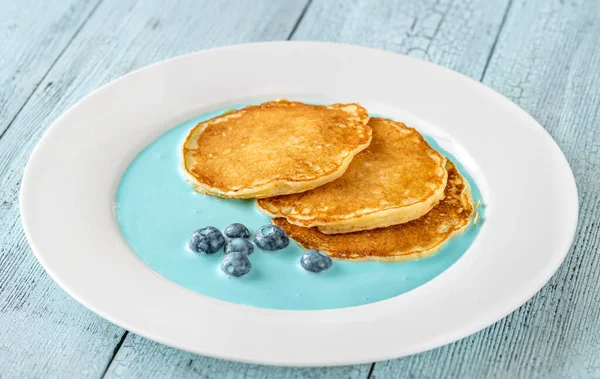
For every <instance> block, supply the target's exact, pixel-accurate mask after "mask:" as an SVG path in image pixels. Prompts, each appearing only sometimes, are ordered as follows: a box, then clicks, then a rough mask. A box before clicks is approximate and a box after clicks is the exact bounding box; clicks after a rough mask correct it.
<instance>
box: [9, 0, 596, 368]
mask: <svg viewBox="0 0 600 379" xmlns="http://www.w3.org/2000/svg"><path fill="white" fill-rule="evenodd" d="M2 1H3V0H0V4H1V5H0V9H1V10H2V11H0V36H2V35H3V34H2V33H3V32H2V31H3V30H5V29H6V30H8V29H9V28H10V25H11V24H8V25H9V27H4V26H3V24H2V22H5V21H3V20H5V19H8V18H4V14H6V13H4V12H5V9H11V10H12V8H6V7H3V6H2V5H4V3H3V2H2ZM4 2H5V3H7V4H8V3H9V0H4ZM63 2H64V3H66V4H71V2H70V1H69V0H63ZM17 3H19V2H14V4H17ZM31 4H34V3H33V2H32V3H31ZM39 4H40V3H35V5H32V6H30V7H28V8H29V9H28V11H29V10H30V9H31V10H32V12H33V11H36V12H40V13H42V11H41V10H42V9H46V11H44V12H43V14H41V15H32V16H31V17H38V18H39V19H43V20H44V21H41V23H42V24H43V23H44V22H46V21H47V22H48V23H49V24H48V25H50V24H51V23H52V14H54V13H53V12H54V10H50V9H49V7H50V5H48V8H43V7H40V6H39ZM73 4H74V6H75V9H79V10H80V12H83V13H81V16H82V17H84V18H85V12H84V11H83V10H82V9H83V8H78V7H80V6H83V7H87V8H85V9H87V10H88V11H90V12H91V9H92V5H93V4H91V3H85V2H83V3H81V4H83V5H80V3H76V2H73ZM304 4H305V2H304V1H294V0H290V1H288V2H285V3H281V2H276V1H273V2H271V1H258V2H246V1H243V0H237V1H235V0H231V1H228V2H210V1H202V2H200V1H197V2H193V1H183V0H182V1H180V2H178V3H175V4H171V3H167V2H159V1H158V0H156V1H139V2H136V1H125V2H120V1H117V0H104V2H103V3H102V4H101V5H100V6H99V7H98V8H97V9H96V11H95V12H94V14H93V15H92V17H91V18H90V20H89V21H88V22H87V23H86V24H85V25H84V26H83V28H81V30H80V32H79V33H77V35H76V37H75V38H74V39H73V41H72V42H71V43H70V45H69V47H68V48H67V49H66V50H65V51H64V53H61V52H59V53H58V54H59V55H54V56H53V55H52V53H51V51H50V50H52V49H50V48H49V47H47V46H43V47H41V46H37V45H39V44H40V42H36V43H37V45H36V43H33V42H31V39H30V38H32V37H31V36H27V35H25V34H15V35H13V36H16V37H11V38H15V39H20V40H21V42H20V43H21V44H23V45H26V44H28V43H31V45H30V46H29V47H23V49H22V50H19V49H20V47H19V46H18V45H19V44H18V43H16V44H15V45H14V47H13V48H12V49H16V50H15V51H17V52H18V51H22V53H20V54H23V56H31V54H41V50H43V49H44V48H48V49H49V50H47V52H46V53H44V54H46V55H45V56H49V57H55V58H54V59H56V57H58V56H60V59H59V60H58V61H57V62H56V64H55V65H54V66H53V67H52V69H51V70H50V72H49V73H48V74H47V76H46V77H45V78H44V75H46V73H45V72H43V70H41V69H40V68H39V67H37V66H35V65H33V66H28V67H34V66H35V68H34V69H31V68H30V69H31V70H33V71H35V72H37V73H38V74H39V73H41V76H40V75H38V79H37V81H38V82H39V81H40V80H42V78H44V79H43V81H42V82H41V83H39V84H38V83H37V82H36V81H35V80H33V81H31V82H30V84H29V87H27V86H26V85H25V84H23V85H21V84H19V88H20V89H12V90H10V91H13V92H14V93H15V94H17V95H15V96H12V95H11V96H8V97H9V98H11V102H12V101H16V103H14V104H17V105H18V104H19V101H18V100H16V99H17V98H19V96H20V98H22V99H23V100H21V103H20V104H21V105H18V106H15V105H14V104H13V103H10V104H9V103H2V99H3V98H4V97H6V96H5V95H4V93H5V92H4V91H7V89H6V88H4V87H6V85H5V84H4V82H3V81H2V80H3V78H4V76H3V75H5V74H4V70H5V69H6V67H8V69H9V70H10V69H11V68H12V69H13V70H14V71H15V72H16V70H17V68H16V67H15V64H16V63H14V62H16V61H23V62H26V61H27V59H20V58H19V59H13V58H12V57H10V58H9V57H6V56H5V54H2V55H0V56H1V58H0V62H1V63H2V64H1V65H0V130H1V127H2V125H4V124H3V123H4V122H5V121H6V118H7V116H6V115H10V114H12V115H13V117H14V115H15V114H17V113H18V110H19V109H20V108H21V106H22V104H23V103H24V102H25V101H27V103H26V104H25V106H24V108H23V109H22V111H21V112H20V113H19V114H18V116H17V118H16V119H15V120H14V122H13V123H12V126H11V127H10V129H8V130H7V132H6V134H5V135H4V136H3V137H2V138H0V162H1V163H0V377H7V378H8V377H42V376H44V377H97V376H99V375H100V374H101V373H102V372H103V369H104V366H106V364H107V363H108V362H109V360H110V359H111V358H112V354H113V349H114V348H115V346H116V345H117V343H118V342H119V340H120V338H121V336H122V333H123V331H122V330H121V329H119V328H117V327H115V326H113V325H111V324H110V323H108V322H105V321H103V320H102V319H100V318H99V317H97V316H95V315H94V314H93V313H91V312H89V311H87V310H85V309H84V308H83V307H82V306H80V305H79V304H77V303H76V302H75V301H74V300H72V299H71V298H70V297H69V296H68V295H66V294H65V293H64V292H63V291H62V290H61V289H60V288H58V286H57V285H56V284H55V283H54V282H53V281H52V280H51V279H49V277H48V276H47V275H46V274H45V272H44V271H43V269H41V267H40V266H39V264H38V263H37V261H36V260H35V258H34V257H33V255H32V254H31V252H30V250H29V248H28V247H27V243H26V241H25V239H24V236H23V232H22V230H21V226H20V221H19V214H18V212H19V211H18V201H17V197H18V187H19V181H20V177H21V174H22V170H23V167H24V165H25V162H26V159H27V157H28V155H29V153H30V151H31V149H32V147H33V146H34V145H35V143H36V141H37V140H38V139H39V137H40V136H41V134H42V133H43V130H44V129H45V128H46V127H47V126H48V125H49V124H50V123H51V122H52V121H53V120H54V119H55V118H56V117H58V115H60V114H61V113H62V112H64V111H65V110H66V109H67V108H68V107H69V106H70V105H71V104H73V102H75V101H76V100H78V99H79V98H81V97H83V96H84V95H86V94H87V93H89V92H90V91H92V90H93V89H95V88H96V87H98V86H100V85H101V84H103V83H105V82H107V81H108V80H110V79H112V78H115V77H117V76H119V75H121V74H123V73H125V72H127V71H130V70H132V69H134V68H137V67H140V66H143V65H146V64H149V63H152V62H154V61H157V60H160V59H163V58H167V57H170V56H173V55H177V54H182V53H185V52H188V51H193V50H198V49H202V48H206V47H210V46H216V45H224V44H231V43H236V42H246V41H257V40H269V39H285V38H286V37H287V36H288V35H289V33H290V32H291V31H292V29H293V27H294V23H295V22H296V20H297V18H298V16H299V14H300V13H301V12H302V9H303V7H304ZM507 5H508V0H502V1H486V0H472V1H467V0H462V1H460V0H456V1H451V0H440V1H416V0H414V1H413V0H411V1H403V2H393V1H379V2H378V4H377V6H376V7H375V6H373V3H372V2H370V1H368V0H354V1H343V0H314V1H313V2H312V4H311V6H310V7H309V8H308V11H307V12H306V14H305V16H304V18H303V19H302V22H301V23H300V24H299V25H298V28H297V29H296V31H295V33H294V35H293V38H294V39H321V40H331V41H339V42H347V43H357V44H362V45H369V46H372V47H379V48H385V49H388V50H392V51H397V52H401V53H407V54H409V55H413V56H418V57H421V58H424V59H428V60H431V61H433V62H436V63H439V64H442V65H444V66H447V67H450V68H453V69H455V70H458V71H460V72H462V73H464V74H466V75H469V76H471V77H473V78H475V79H478V80H479V79H481V77H482V76H483V75H484V74H485V76H484V80H483V81H484V83H486V84H487V85H489V86H491V87H492V88H495V89H497V90H498V91H500V92H502V93H504V94H505V95H507V96H508V97H509V98H511V99H512V100H513V101H515V102H517V103H518V104H519V105H521V106H522V107H523V108H524V109H525V110H527V111H528V112H529V113H531V114H532V115H533V116H534V117H535V118H536V119H537V120H539V121H540V122H541V123H542V125H544V126H545V127H546V129H547V130H548V131H549V132H550V133H551V134H552V135H553V137H554V138H555V139H556V140H557V142H558V143H559V145H560V146H561V148H562V149H563V151H564V152H565V154H566V156H567V159H568V160H569V162H570V164H571V166H572V167H573V171H574V173H575V175H576V179H577V185H578V188H579V193H580V202H581V205H580V212H581V213H580V225H579V228H578V232H577V236H576V239H575V242H574V245H573V248H572V251H571V253H570V254H569V256H568V257H567V260H566V261H565V263H564V264H563V265H562V267H561V268H560V270H559V271H558V273H557V274H556V275H555V276H554V277H553V279H552V280H551V281H550V283H549V284H548V285H547V286H545V287H544V288H543V289H542V291H541V292H540V293H539V294H538V295H536V296H535V297H534V299H532V300H531V301H529V302H528V303H526V304H525V305H524V306H523V307H521V308H520V309H519V310H517V311H516V312H515V313H513V314H511V315H510V316H509V317H507V318H506V319H504V320H502V321H500V322H498V323H496V324H495V325H493V326H491V327H490V328H487V329H486V330H484V331H482V332H480V333H478V334H476V335H474V336H472V337H469V338H467V339H465V340H462V341H460V342H457V343H455V344H452V345H449V346H446V347H443V348H440V349H436V350H434V351H431V352H428V353H424V354H420V355H417V356H413V357H408V358H404V359H398V360H393V361H388V362H381V363H378V364H377V365H376V366H375V369H374V371H373V373H372V376H371V377H372V378H375V377H376V378H380V379H381V378H393V377H399V378H405V377H406V378H412V377H415V378H438V377H450V378H452V377H460V378H463V377H464V378H482V377H498V378H530V377H540V378H545V377H557V378H558V377H565V378H567V377H569V378H570V377H583V378H588V377H589V378H592V377H600V354H598V352H599V351H600V306H599V305H598V304H600V287H599V286H598V285H597V283H598V281H599V279H600V270H598V268H597V267H598V264H599V263H600V262H599V261H600V258H599V257H598V251H599V244H600V213H599V212H598V211H597V209H599V208H598V207H599V206H600V180H599V179H598V175H597V173H598V172H600V135H599V134H600V130H599V128H598V127H597V125H598V123H599V122H600V108H599V106H598V104H600V91H599V90H598V88H600V49H599V48H598V41H599V40H600V24H599V21H600V10H599V6H600V4H599V3H598V2H597V1H595V0H562V1H561V0H534V1H531V0H514V3H513V4H512V5H511V7H510V10H509V12H508V14H507V16H506V19H505V22H504V23H503V20H504V19H503V15H504V10H505V9H506V7H507ZM52 7H54V8H60V7H62V5H61V6H56V5H54V3H53V5H52ZM62 9H66V8H64V7H63V8H62ZM69 9H71V8H69ZM12 11H13V12H14V10H12ZM20 11H21V10H19V12H20ZM56 12H58V13H60V12H59V10H56ZM69 14H70V13H69ZM78 14H79V13H78ZM28 17H29V16H28ZM77 17H79V16H77ZM77 17H74V18H73V17H71V18H69V17H67V19H68V20H70V21H68V22H66V21H65V22H66V24H68V25H71V26H70V27H69V28H70V29H69V28H66V29H68V30H71V31H72V34H71V36H72V35H74V34H75V33H76V30H77V28H78V26H77V25H78V24H77V21H76V19H77ZM502 24H503V25H502ZM73 25H74V26H73ZM501 25H502V26H503V27H502V30H501V33H500V34H499V38H498V40H497V41H496V36H497V33H498V30H499V29H500V26H501ZM41 29H43V28H41ZM58 29H61V28H58ZM66 29H65V30H66ZM48 30H49V29H48ZM61 30H63V29H61ZM52 32H53V31H52ZM32 33H34V32H32ZM48 33H50V32H48ZM40 35H41V34H40ZM68 35H69V34H68V33H66V34H64V36H68ZM64 36H63V37H60V38H66V40H65V41H66V42H65V43H68V41H69V38H67V37H64ZM1 38H4V37H1ZM40 38H41V37H40ZM55 38H56V39H57V41H54V40H53V41H46V45H48V46H50V45H52V44H56V45H55V46H59V44H58V42H59V41H60V38H59V37H55ZM42 41H45V40H42ZM2 42H3V43H4V39H2ZM496 42H497V43H496ZM11 43H12V42H11ZM36 46H37V47H36ZM3 48H4V45H2V44H0V52H2V51H4V50H3ZM492 48H493V49H494V54H493V55H492V56H491V60H489V65H488V56H489V55H490V52H491V51H492ZM36 49H37V50H36ZM32 50H33V51H32ZM59 50H60V49H59ZM10 51H11V54H13V50H10ZM52 51H55V52H56V50H52ZM61 54H62V55H61ZM17 55H18V54H17ZM37 56H38V55H36V57H37ZM7 59H13V60H12V61H7ZM37 59H38V60H39V62H41V61H42V60H40V58H37ZM45 59H46V58H45ZM5 61H7V62H11V63H10V64H9V65H8V64H7V65H5V64H4V62H5ZM45 61H47V59H46V60H44V62H45ZM50 61H51V59H50ZM39 62H38V63H39ZM40 65H41V63H40ZM41 66H43V65H41ZM48 67H50V66H49V65H46V71H47V70H48ZM37 70H41V71H39V72H38V71H37ZM26 80H28V79H26ZM49 83H52V84H51V85H50V86H48V84H49ZM9 86H10V85H9ZM11 88H12V87H11ZM27 88H30V90H29V92H27ZM33 89H35V92H33V94H32V95H31V98H29V100H27V99H28V97H29V95H30V94H31V90H33ZM19 91H21V92H19ZM19 93H20V94H21V95H18V94H19ZM22 94H25V95H24V97H23V95H22ZM3 96H4V97H3ZM13 97H14V99H15V100H12V98H13ZM3 104H8V105H3ZM3 107H4V108H3ZM2 109H4V111H3V110H2ZM15 109H16V110H15ZM2 112H4V113H2ZM3 115H4V116H3ZM6 125H8V123H7V124H6ZM0 133H1V132H0ZM507 280H509V278H507ZM368 371H369V365H361V366H349V367H342V368H333V369H320V368H317V369H281V368H274V367H264V366H255V365H244V364H237V363H232V362H226V361H221V360H216V359H211V358H205V357H200V356H197V355H193V354H189V353H185V352H182V351H179V350H176V349H172V348H168V347H166V346H163V345H159V344H156V343H154V342H151V341H148V340H146V339H144V338H141V337H139V336H135V335H128V336H127V338H126V339H125V340H124V342H123V345H122V346H121V348H120V349H119V350H118V352H117V354H116V356H115V359H114V361H112V364H111V365H110V367H109V368H108V372H107V376H109V377H123V378H129V377H144V378H146V377H157V378H158V377H210V378H213V377H214V378H218V377H253V378H259V377H276V378H279V377H284V378H301V377H328V378H330V377H351V378H361V377H362V378H364V377H366V376H367V373H368Z"/></svg>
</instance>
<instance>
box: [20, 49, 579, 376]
mask: <svg viewBox="0 0 600 379" xmlns="http://www.w3.org/2000/svg"><path fill="white" fill-rule="evenodd" d="M280 45H297V46H306V45H321V46H328V47H330V46H334V47H335V46H337V47H342V48H344V47H345V48H351V49H356V48H359V49H365V50H369V51H372V52H377V53H378V54H382V53H384V54H389V55H390V56H402V57H403V58H404V59H408V60H412V61H415V62H418V64H425V65H427V66H432V67H435V69H436V70H439V69H441V70H443V71H445V72H446V74H449V75H459V76H460V77H462V79H467V80H468V81H469V82H471V84H473V83H476V84H477V86H479V87H480V88H481V89H482V90H483V91H486V92H487V93H490V94H493V96H495V97H496V98H495V99H494V101H495V102H497V101H502V102H504V103H505V105H506V104H508V106H510V107H513V109H518V111H519V113H520V114H519V116H520V117H526V118H528V119H529V122H528V123H527V124H528V125H535V126H536V133H539V132H542V133H541V135H543V136H544V137H542V138H546V139H547V141H546V142H548V141H550V142H551V143H550V144H549V146H550V148H551V149H552V150H553V154H554V155H556V156H557V157H559V158H560V159H562V164H563V165H566V166H565V167H563V168H566V169H567V170H566V171H565V173H566V174H568V178H564V179H568V181H569V182H570V183H569V184H572V189H573V192H572V193H571V195H573V196H572V198H571V199H570V200H569V201H570V202H572V204H573V207H572V210H571V211H572V214H571V216H572V217H573V219H574V222H573V223H572V224H571V225H569V228H565V229H568V233H567V234H568V237H567V239H566V240H568V245H567V247H566V248H564V249H557V250H560V251H561V252H562V253H561V254H560V255H558V256H557V257H556V259H555V260H553V261H552V262H553V265H551V266H550V267H548V269H547V270H546V271H545V272H544V274H543V275H541V276H543V279H540V280H538V281H537V282H536V285H535V286H532V287H531V288H530V290H529V291H524V292H522V293H521V296H519V297H518V298H519V299H518V300H517V301H514V303H515V304H516V305H514V306H510V307H507V309H505V311H504V312H499V313H497V314H496V316H495V317H491V318H490V319H489V320H485V321H481V320H480V322H479V323H471V324H469V327H465V328H463V329H464V330H460V331H455V332H454V333H450V335H447V336H446V338H442V339H441V340H440V341H437V342H434V343H431V344H429V346H422V347H420V348H417V349H414V351H412V352H411V353H409V354H405V355H411V354H417V353H420V352H423V351H426V350H430V349H432V348H435V347H438V346H442V345H445V344H448V343H451V342H454V341H457V340H459V339H462V338H465V337H467V336H469V335H471V334H474V333H476V332H478V331H480V330H482V329H484V328H485V327H487V326H490V325H492V324H493V323H495V322H497V321H498V320H500V319H502V318H504V317H506V316H507V315H508V314H510V313H512V312H513V311H514V310H516V309H517V308H519V307H520V306H521V305H522V304H523V303H525V302H526V301H527V300H529V299H530V298H532V297H533V296H534V295H535V294H536V293H537V292H538V291H539V290H540V289H541V288H542V287H543V286H544V285H545V284H546V283H547V282H548V281H549V280H550V278H551V277H552V276H553V275H554V273H555V272H556V271H557V270H558V268H559V267H560V265H561V264H562V262H563V261H564V258H565V257H566V255H567V254H568V252H569V250H570V246H571V245H572V243H573V240H574V237H575V233H576V231H577V226H578V216H579V197H578V191H577V183H576V180H575V177H574V174H573V171H572V169H571V168H570V165H569V163H568V161H567V159H566V157H565V155H564V153H563V152H562V150H561V149H560V147H559V146H558V145H557V143H556V142H555V141H554V139H553V138H552V136H551V135H550V134H549V133H548V131H547V130H546V129H544V128H543V127H542V126H541V125H540V124H539V123H538V122H537V121H536V120H535V119H533V117H532V116H530V115H529V114H528V113H527V112H526V111H524V110H523V109H522V108H521V107H520V106H519V105H518V104H515V103H513V102H512V101H510V100H509V99H508V98H506V97H504V96H503V95H502V94H500V93H498V92H496V91H495V90H493V89H491V88H489V87H487V86H485V85H484V84H483V83H481V82H479V81H476V80H474V79H471V78H469V77H468V76H466V75H463V74H461V73H459V72H456V71H453V70H451V69H449V68H446V67H443V66H439V65H436V64H434V63H431V62H428V61H424V60H421V59H418V58H414V57H410V56H406V55H402V54H397V53H393V52H389V51H384V50H379V49H374V48H370V47H364V46H357V45H351V44H340V43H331V42H321V41H278V42H258V43H251V44H237V45H230V46H223V47H217V48H212V49H207V50H202V51H198V52H193V53H189V54H184V55H180V56H177V57H173V58H170V59H167V60H163V61H160V62H156V63H153V64H151V65H149V66H145V67H142V68H140V69H137V70H135V71H132V72H130V73H128V74H125V75H123V76H120V77H118V78H116V79H114V80H112V81H110V82H108V83H106V84H104V85H103V86H101V87H99V88H98V89H96V90H94V91H92V92H91V93H90V94H88V95H87V96H85V97H83V98H82V99H80V100H78V101H77V102H76V103H75V104H74V105H72V106H71V107H69V109H68V110H67V111H65V112H64V113H63V114H62V115H61V116H60V117H58V118H57V119H56V120H55V121H54V122H53V123H52V124H51V126H50V127H49V128H48V129H47V130H46V131H45V132H44V135H43V137H42V138H41V139H40V141H39V142H38V143H37V144H36V146H35V148H34V150H33V151H32V153H31V155H30V157H29V159H28V162H27V165H26V167H25V169H24V171H23V178H22V183H21V189H20V199H19V200H20V209H21V219H22V225H23V229H24V232H25V235H26V237H27V240H28V242H29V244H30V246H31V248H32V251H33V252H34V254H35V256H36V258H37V259H38V261H39V262H40V264H41V265H42V267H43V268H44V269H45V270H46V272H47V273H48V274H49V275H50V277H51V278H52V279H53V280H54V281H55V282H57V283H58V284H59V286H60V287H61V288H62V289H63V290H65V292H67V293H68V294H69V295H70V296H71V297H73V298H75V299H76V300H77V301H78V302H79V303H81V304H83V305H84V306H85V307H87V308H88V309H90V310H92V311H93V312H95V313H97V314H99V315H100V316H102V317H103V318H105V319H107V320H109V321H110V322H112V323H114V324H116V325H118V326H121V327H124V328H125V329H126V330H129V331H133V332H134V333H136V334H139V335H142V336H144V337H147V338H149V339H152V340H155V341H158V342H160V343H163V344H167V345H170V346H175V347H177V348H180V349H183V350H187V351H193V352H196V353H198V352H199V351H197V350H189V348H188V347H187V346H184V345H179V346H178V344H177V343H175V342H173V341H166V340H161V339H160V338H157V337H156V336H154V335H151V333H147V332H146V330H145V329H144V328H138V327H137V326H136V325H129V324H128V323H127V322H124V321H123V320H118V319H115V318H114V317H112V315H111V314H110V312H105V311H104V310H103V309H98V308H97V307H95V306H94V304H92V303H90V302H89V301H88V299H87V298H85V296H81V294H79V293H77V291H75V290H74V289H73V288H71V286H69V285H68V284H67V283H65V282H64V281H63V280H62V278H61V277H60V276H59V275H57V274H56V272H54V271H53V270H52V267H51V265H50V264H49V263H48V262H47V261H46V259H45V256H44V254H42V253H41V252H40V251H41V250H43V249H40V248H39V246H37V244H36V242H35V237H34V236H33V235H32V234H31V228H30V222H29V221H28V220H29V217H30V212H29V211H28V210H29V209H30V208H29V204H28V203H27V197H28V191H29V189H30V185H31V184H30V183H31V181H32V180H33V179H32V177H31V175H32V173H31V172H32V169H31V166H32V162H35V161H36V160H37V159H38V158H37V156H38V155H39V154H40V151H43V150H42V149H43V146H44V144H45V143H47V137H48V135H49V132H50V131H52V130H53V128H55V127H56V125H60V124H61V122H64V120H65V119H67V118H68V117H69V114H71V113H72V112H74V111H76V110H77V109H78V107H80V106H81V104H83V103H85V102H87V101H90V99H91V98H92V97H94V96H95V95H97V94H98V93H100V92H102V91H105V90H106V89H107V88H111V87H114V86H116V85H118V84H119V83H120V82H122V81H124V80H128V78H131V77H133V76H136V75H139V74H140V73H143V72H146V71H150V70H152V69H153V68H154V67H157V66H162V65H168V64H170V63H171V62H174V61H177V60H185V59H188V58H190V57H194V56H201V55H203V54H206V53H218V52H220V51H230V50H235V49H237V48H239V47H244V48H252V47H259V48H260V47H263V46H270V47H275V48H277V46H280ZM514 107H516V108H514ZM24 210H25V211H24ZM461 259H462V258H461ZM453 268H455V266H452V267H450V269H449V270H452V269H453ZM434 280H435V279H434ZM184 290H185V291H190V290H187V289H184ZM190 292H192V291H190ZM193 293H194V294H195V295H196V293H195V292H193ZM517 303H518V304H517ZM283 312H288V311H283ZM289 312H298V311H289ZM300 312H305V311H300ZM308 312H320V311H308ZM490 320H492V321H490ZM199 353H201V354H203V355H207V356H213V357H216V358H221V359H231V360H235V361H239V362H246V363H262V364H277V365H284V366H292V365H293V366H312V365H315V364H326V365H343V364H348V363H367V362H373V361H380V360H385V359H391V358H395V357H397V355H395V354H394V353H391V354H390V355H388V356H381V355H380V356H379V358H378V359H372V358H369V359H366V360H362V361H360V360H353V361H352V362H347V361H340V362H302V361H296V360H287V361H286V360H285V359H275V360H273V361H265V360H260V359H259V360H256V359H244V357H239V356H226V355H214V354H211V353H210V352H207V351H202V352H199ZM324 361H327V360H324Z"/></svg>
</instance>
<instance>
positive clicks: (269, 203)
mask: <svg viewBox="0 0 600 379" xmlns="http://www.w3.org/2000/svg"><path fill="white" fill-rule="evenodd" d="M369 126H370V127H371V129H372V130H373V140H372V142H371V144H370V145H369V147H368V148H367V149H365V150H364V151H363V152H361V153H360V154H357V155H356V157H355V158H354V160H353V161H352V163H350V166H349V167H348V170H346V172H345V173H344V175H342V176H341V177H340V178H339V179H338V180H336V181H333V182H331V183H328V184H326V185H324V186H321V187H319V188H316V189H314V190H312V191H309V192H304V193H302V194H295V195H288V196H277V197H272V198H268V199H261V200H259V201H258V202H257V204H258V207H259V208H260V209H261V210H262V211H263V212H264V213H266V214H268V215H270V216H272V217H285V218H286V219H287V220H288V222H290V223H292V224H294V225H298V226H302V227H305V228H310V227H314V226H317V227H318V228H319V230H320V231H321V232H323V233H327V234H337V233H350V232H355V231H361V230H369V229H375V228H383V227H386V226H390V225H395V224H401V223H405V222H408V221H412V220H416V219H418V218H419V217H421V216H423V215H424V214H426V213H427V212H429V211H430V210H431V209H432V208H433V207H434V206H435V205H436V204H437V203H438V202H439V201H440V200H441V199H442V198H443V197H444V188H445V187H446V180H447V175H448V173H447V172H446V169H445V167H444V165H445V161H446V158H444V157H443V156H442V155H440V154H439V153H438V152H437V151H435V150H434V149H432V148H431V147H430V146H429V144H427V142H426V141H425V140H424V139H423V137H422V136H421V135H420V134H419V132H417V131H416V130H415V129H413V128H409V127H407V126H406V125H404V124H403V123H401V122H396V121H391V120H387V119H383V118H371V119H370V121H369Z"/></svg>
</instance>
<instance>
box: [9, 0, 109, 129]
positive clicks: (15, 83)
mask: <svg viewBox="0 0 600 379" xmlns="http://www.w3.org/2000/svg"><path fill="white" fill-rule="evenodd" d="M97 3H98V0H85V1H78V0H64V1H60V2H58V3H53V2H40V1H38V0H22V1H14V0H0V135H2V133H3V132H4V130H5V129H6V128H7V127H8V125H9V124H10V123H11V122H12V120H13V119H14V117H15V116H16V114H17V113H18V112H19V110H20V109H21V108H22V107H23V104H25V102H26V101H27V99H28V98H29V95H31V93H32V92H33V90H34V89H35V88H36V87H37V86H38V85H39V84H40V81H41V80H42V79H43V78H44V76H45V75H46V74H47V73H48V70H49V69H50V67H51V66H52V65H53V64H54V62H55V61H56V59H58V57H59V56H60V55H61V53H62V52H63V51H64V48H65V47H66V46H67V44H68V43H69V42H70V41H71V39H72V38H73V36H74V35H75V34H76V33H77V31H78V30H79V28H80V27H81V25H83V24H84V23H85V21H86V20H87V17H88V16H89V15H90V13H91V12H92V11H93V9H94V6H95V5H96V4H97Z"/></svg>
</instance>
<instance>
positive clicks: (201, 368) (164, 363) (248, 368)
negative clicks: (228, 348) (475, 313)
mask: <svg viewBox="0 0 600 379" xmlns="http://www.w3.org/2000/svg"><path fill="white" fill-rule="evenodd" d="M250 327H251V326H250ZM370 367H371V365H370V364H366V365H355V366H345V367H330V368H286V367H271V366H260V365H250V364H242V363H235V362H230V361H224V360H219V359H213V358H206V357H202V356H199V355H196V354H192V353H186V352H183V351H181V350H177V349H174V348H171V347H167V346H165V345H160V344H158V343H156V342H152V341H150V340H147V339H145V338H142V337H139V336H136V335H134V334H129V335H128V336H127V339H126V340H125V343H123V346H122V347H121V349H119V352H118V354H117V356H116V357H115V360H114V361H113V363H112V365H111V366H110V368H109V370H108V372H107V375H106V377H107V378H197V377H200V378H266V379H269V378H273V379H300V378H348V379H358V378H366V376H367V373H368V372H369V368H370Z"/></svg>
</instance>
